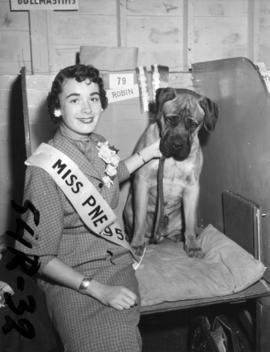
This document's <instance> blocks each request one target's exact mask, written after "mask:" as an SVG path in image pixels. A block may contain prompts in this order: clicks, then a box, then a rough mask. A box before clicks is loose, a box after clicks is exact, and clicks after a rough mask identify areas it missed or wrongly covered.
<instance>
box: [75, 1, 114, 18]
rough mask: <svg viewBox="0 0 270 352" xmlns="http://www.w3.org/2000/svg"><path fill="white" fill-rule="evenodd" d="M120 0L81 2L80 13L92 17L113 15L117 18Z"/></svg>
mask: <svg viewBox="0 0 270 352" xmlns="http://www.w3.org/2000/svg"><path fill="white" fill-rule="evenodd" d="M117 1H118V0H91V1H89V0H81V1H80V6H79V12H80V13H89V14H91V15H100V14H103V15H112V16H116V13H117Z"/></svg>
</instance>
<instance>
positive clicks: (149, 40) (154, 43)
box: [127, 17, 183, 49]
mask: <svg viewBox="0 0 270 352" xmlns="http://www.w3.org/2000/svg"><path fill="white" fill-rule="evenodd" d="M182 25H183V18H182V17H173V18H165V17H157V18H152V17H129V18H128V21H127V45H128V46H136V45H137V46H140V47H158V49H162V48H163V47H164V46H165V47H168V45H174V46H175V45H177V46H178V47H179V48H181V46H182V44H183V32H182Z"/></svg>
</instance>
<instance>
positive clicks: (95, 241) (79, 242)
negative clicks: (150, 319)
mask: <svg viewBox="0 0 270 352" xmlns="http://www.w3.org/2000/svg"><path fill="white" fill-rule="evenodd" d="M98 141H104V138H103V137H101V136H99V135H96V134H94V133H93V134H91V136H90V137H89V138H85V139H84V140H75V139H73V138H71V137H70V136H69V135H67V134H66V132H65V131H64V130H61V129H60V130H58V131H57V132H56V134H55V136H54V138H53V139H52V140H51V141H50V142H49V144H51V145H52V146H54V147H55V148H57V149H59V150H60V151H62V152H63V153H65V154H66V155H67V156H69V157H70V158H71V159H72V160H73V161H74V162H75V163H76V164H77V165H78V166H79V168H80V169H81V171H82V172H83V173H84V174H85V175H86V176H87V177H88V178H89V180H90V181H91V182H92V183H93V184H94V186H95V187H96V188H97V189H98V190H99V191H100V193H101V195H102V196H103V197H104V199H105V200H106V201H107V202H108V203H109V205H110V206H111V208H112V209H114V211H115V212H116V213H117V207H118V203H119V182H121V181H123V180H125V179H126V178H128V177H129V173H128V170H127V168H126V166H125V164H124V163H122V162H120V163H119V166H118V175H117V177H116V178H115V180H114V183H113V185H112V186H111V187H110V188H108V187H106V186H105V185H104V184H103V183H102V177H103V176H104V170H105V163H104V161H103V160H102V159H100V158H99V157H98V150H97V148H96V146H97V142H98ZM27 199H28V200H30V201H31V202H32V203H33V205H34V206H35V207H36V208H37V209H38V210H39V212H40V221H39V224H38V225H37V226H36V225H35V223H34V219H33V214H32V213H31V212H30V211H29V212H27V213H26V214H25V217H24V221H26V223H27V224H28V225H29V226H30V227H31V228H32V229H33V230H34V236H30V235H29V234H28V233H27V232H25V234H24V236H25V239H26V240H27V241H29V242H31V244H32V248H31V249H29V248H27V247H26V246H23V245H22V244H20V243H19V242H18V243H17V249H18V250H20V251H22V252H24V253H26V254H27V255H37V256H38V257H39V260H40V263H41V267H40V270H39V272H40V278H39V279H38V283H39V286H40V287H41V289H42V290H43V291H44V293H45V297H46V303H47V307H48V312H49V315H50V318H51V320H52V322H53V325H54V326H55V328H56V330H57V332H58V333H59V335H60V338H61V340H62V343H63V345H64V348H65V351H67V352H84V351H85V352H95V351H96V352H113V351H115V352H121V351H123V352H133V351H134V352H135V351H136V352H137V351H140V350H141V337H140V334H139V331H138V322H139V306H135V307H133V308H130V309H126V310H122V311H118V310H116V309H114V308H111V307H108V306H105V305H103V304H102V303H100V302H99V301H98V300H96V299H94V298H92V297H90V296H87V295H83V294H80V293H78V292H77V291H75V290H72V289H69V288H66V287H63V286H60V285H57V284H55V283H52V282H49V280H46V278H45V277H42V269H43V267H44V266H45V265H46V264H47V263H48V262H49V261H50V260H51V259H52V258H54V257H57V258H59V259H60V260H61V261H63V262H64V263H66V264H67V265H69V266H71V267H73V268H74V269H75V270H77V271H79V272H81V273H83V274H84V275H85V276H90V277H92V278H94V279H95V280H97V281H99V282H101V283H104V284H109V285H122V286H125V287H127V288H129V289H130V290H131V291H133V292H134V293H136V294H137V296H139V293H138V284H137V280H136V277H135V273H134V269H133V267H132V257H131V255H130V254H129V252H128V251H127V250H125V249H123V248H122V247H120V246H117V245H116V244H114V243H111V242H109V241H106V240H105V239H103V238H101V237H99V236H96V235H95V234H94V233H91V232H90V230H89V229H88V228H86V226H85V225H84V224H83V222H82V221H81V220H80V218H79V215H78V214H77V212H76V211H75V210H74V208H73V207H72V205H71V204H70V202H69V201H68V200H67V198H66V197H65V195H64V193H63V192H62V191H61V189H60V188H59V187H58V186H57V185H56V184H55V183H54V181H53V179H52V178H51V176H49V174H47V173H46V171H44V170H42V169H41V168H38V167H34V166H31V167H27V169H26V180H25V193H24V200H27Z"/></svg>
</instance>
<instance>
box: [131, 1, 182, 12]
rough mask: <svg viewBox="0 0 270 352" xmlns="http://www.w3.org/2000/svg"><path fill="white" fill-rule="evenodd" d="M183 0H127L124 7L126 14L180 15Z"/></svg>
mask: <svg viewBox="0 0 270 352" xmlns="http://www.w3.org/2000/svg"><path fill="white" fill-rule="evenodd" d="M182 1H183V0H170V1H163V0H147V1H145V0H136V1H127V5H126V9H127V15H128V16H137V15H150V16H163V15H165V16H182V15H183V12H182V7H183V5H182Z"/></svg>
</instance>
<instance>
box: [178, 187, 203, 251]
mask: <svg viewBox="0 0 270 352" xmlns="http://www.w3.org/2000/svg"><path fill="white" fill-rule="evenodd" d="M199 191H200V186H199V182H195V183H194V184H192V185H190V186H187V187H186V189H185V191H184V194H183V206H184V217H185V250H186V252H187V254H188V255H189V256H190V257H197V258H202V257H203V256H204V254H203V252H202V249H201V247H200V245H199V244H198V240H197V238H196V223H197V205H198V199H199Z"/></svg>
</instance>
